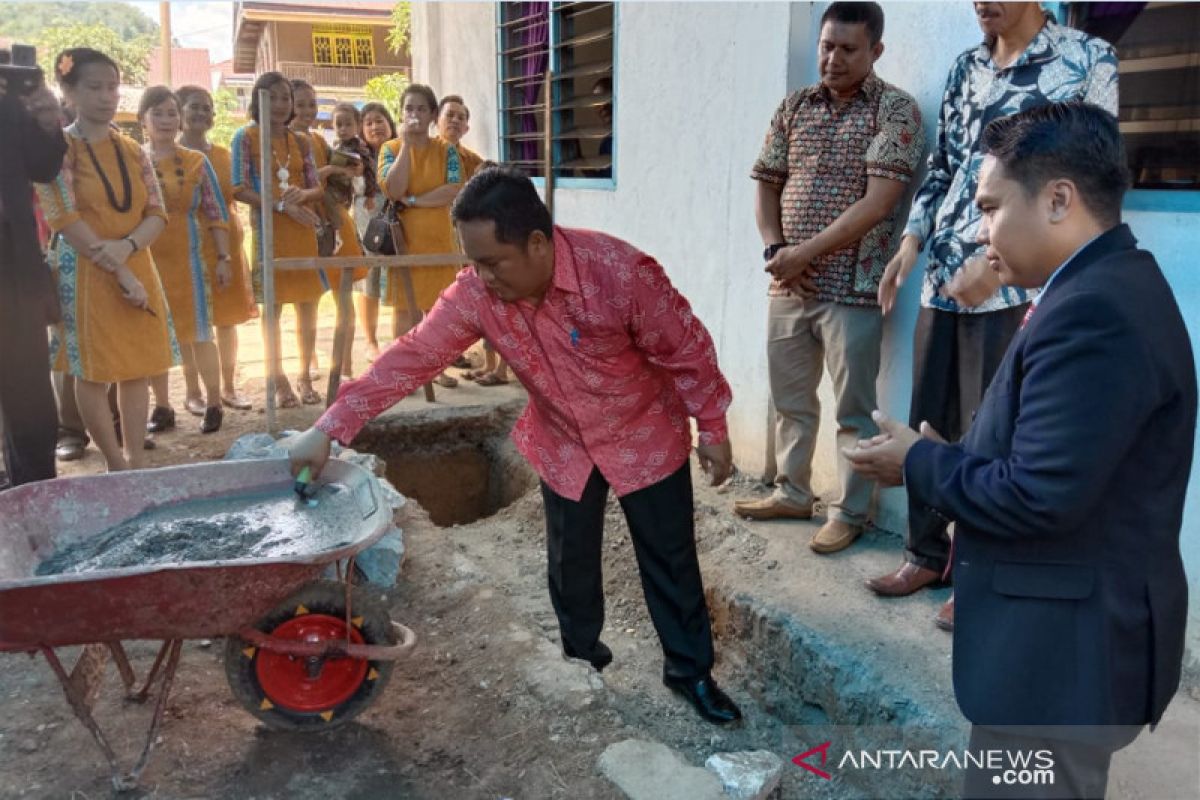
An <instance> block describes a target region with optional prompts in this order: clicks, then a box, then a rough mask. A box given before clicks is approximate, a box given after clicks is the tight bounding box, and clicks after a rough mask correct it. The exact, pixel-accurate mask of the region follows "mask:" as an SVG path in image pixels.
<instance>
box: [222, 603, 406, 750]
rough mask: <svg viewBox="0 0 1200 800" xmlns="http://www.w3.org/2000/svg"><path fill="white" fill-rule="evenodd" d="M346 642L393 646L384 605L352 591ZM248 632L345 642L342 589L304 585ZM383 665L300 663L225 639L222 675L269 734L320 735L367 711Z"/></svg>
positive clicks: (385, 674) (329, 660)
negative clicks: (305, 732) (271, 731)
mask: <svg viewBox="0 0 1200 800" xmlns="http://www.w3.org/2000/svg"><path fill="white" fill-rule="evenodd" d="M352 591H353V594H352V596H351V603H352V605H353V609H352V612H353V614H354V616H353V618H352V619H351V627H350V641H351V642H353V643H354V644H373V645H393V644H396V634H395V629H394V628H393V627H392V622H391V618H390V617H389V615H388V610H387V608H386V606H384V605H383V603H381V602H380V601H378V600H377V599H376V598H374V597H373V596H371V595H369V594H367V592H365V591H363V590H361V589H358V588H355V589H353V590H352ZM255 627H256V628H257V629H258V630H260V631H262V632H263V633H268V634H271V635H272V636H274V637H276V638H279V639H290V640H294V641H305V642H322V641H345V640H346V588H345V586H344V585H343V584H340V583H334V582H332V581H318V582H316V583H312V584H309V585H308V586H306V587H304V588H303V589H301V590H300V591H298V592H297V593H296V594H294V595H292V597H290V598H289V599H288V600H287V601H286V602H284V603H283V604H282V605H280V606H279V607H278V608H277V609H276V610H274V611H272V612H271V613H270V614H268V615H267V616H266V617H264V618H263V619H262V620H260V621H259V623H258V624H257V625H255ZM393 665H394V663H393V662H391V661H365V660H362V659H358V658H350V657H326V658H320V659H317V658H306V657H304V656H290V655H286V654H284V653H275V652H271V651H268V650H266V649H264V648H261V647H255V646H254V645H252V644H250V643H249V642H246V641H245V640H243V639H241V638H240V637H238V636H230V637H229V638H228V639H226V640H225V676H226V677H227V678H228V680H229V687H230V689H232V690H233V696H234V697H236V698H237V700H238V702H239V703H241V704H242V707H243V708H245V709H246V710H247V711H249V712H250V713H251V714H253V715H254V716H256V717H258V718H259V719H260V720H262V721H263V723H264V724H266V725H267V726H268V727H271V728H275V729H277V730H293V731H294V730H324V729H327V728H332V727H334V726H336V725H340V724H342V723H344V722H348V721H349V720H351V719H353V718H354V717H355V716H356V715H357V714H359V713H360V712H361V711H362V710H363V709H365V708H366V707H367V706H369V705H370V704H371V703H372V702H373V701H374V700H375V698H377V697H378V696H379V695H380V693H381V692H382V691H383V687H384V686H385V685H386V684H387V682H388V678H390V677H391V674H392V667H393Z"/></svg>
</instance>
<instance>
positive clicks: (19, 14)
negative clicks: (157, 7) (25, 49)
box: [0, 2, 158, 57]
mask: <svg viewBox="0 0 1200 800" xmlns="http://www.w3.org/2000/svg"><path fill="white" fill-rule="evenodd" d="M69 25H103V26H104V27H106V28H109V29H111V30H112V31H114V32H115V33H116V34H117V36H118V37H120V38H121V39H122V40H131V39H137V38H139V37H142V36H150V37H156V36H158V23H157V22H155V21H154V20H152V19H150V18H149V17H147V16H146V15H145V14H143V13H142V12H140V11H138V10H137V9H136V8H134V7H133V6H131V5H129V4H128V3H81V2H74V3H0V36H4V37H6V38H9V39H13V40H14V41H17V42H20V43H22V44H37V43H38V39H39V38H40V36H41V33H42V31H43V30H45V29H46V28H61V27H65V26H69ZM51 57H53V56H51Z"/></svg>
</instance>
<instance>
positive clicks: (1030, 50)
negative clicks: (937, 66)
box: [904, 17, 1117, 314]
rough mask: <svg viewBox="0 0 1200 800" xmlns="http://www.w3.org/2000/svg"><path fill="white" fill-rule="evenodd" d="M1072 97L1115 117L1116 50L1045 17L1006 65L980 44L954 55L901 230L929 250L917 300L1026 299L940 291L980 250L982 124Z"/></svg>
mask: <svg viewBox="0 0 1200 800" xmlns="http://www.w3.org/2000/svg"><path fill="white" fill-rule="evenodd" d="M1071 100H1081V101H1083V102H1085V103H1091V104H1093V105H1097V106H1100V107H1101V108H1103V109H1105V110H1107V111H1109V112H1110V113H1112V114H1113V115H1114V116H1115V115H1116V114H1117V55H1116V53H1115V52H1114V51H1113V49H1112V47H1111V46H1110V45H1109V44H1108V43H1107V42H1105V41H1104V40H1102V39H1096V38H1094V37H1091V36H1088V35H1087V34H1085V33H1083V32H1082V31H1078V30H1075V29H1074V28H1066V27H1063V26H1061V25H1059V24H1057V23H1056V22H1054V20H1053V19H1052V18H1050V17H1047V20H1046V24H1045V25H1044V26H1043V27H1042V29H1041V31H1039V32H1038V34H1037V36H1035V37H1034V38H1033V41H1031V42H1030V43H1029V46H1028V47H1027V48H1025V52H1023V53H1022V54H1021V55H1020V56H1019V57H1018V58H1017V59H1016V61H1014V62H1013V63H1012V64H1010V65H1009V66H1007V67H1004V68H1000V67H997V66H996V64H995V62H994V61H992V52H991V50H990V49H989V48H988V46H987V45H986V44H980V45H979V46H978V47H974V48H972V49H970V50H967V51H966V52H964V53H962V54H961V55H960V56H959V57H958V59H957V60H955V62H954V66H953V67H951V69H950V76H949V78H948V79H947V81H946V90H945V93H944V94H943V97H942V106H941V113H940V115H939V117H938V128H937V140H936V142H935V144H934V148H933V150H932V151H931V152H930V155H929V172H928V174H927V176H926V178H925V181H924V183H922V184H921V188H920V190H919V191H918V192H917V195H916V197H915V198H914V199H913V205H912V210H911V212H910V213H909V216H908V224H907V226H905V229H904V233H905V234H906V235H912V236H915V237H916V238H917V239H918V240H919V241H920V242H921V243H922V245H924V244H925V243H928V244H929V248H930V249H929V265H928V267H927V269H926V272H925V281H924V285H923V287H922V290H921V305H923V306H925V307H927V308H936V309H941V310H943V311H954V312H959V313H966V314H970V313H978V312H986V311H998V310H1001V309H1005V308H1013V307H1015V306H1020V305H1023V304H1025V303H1027V302H1029V299H1030V293H1029V292H1026V291H1025V290H1024V289H1019V288H1015V287H1007V286H1006V287H1003V288H1001V289H1000V290H999V291H998V292H997V293H996V294H995V295H994V296H993V297H991V298H990V299H989V300H987V301H986V302H985V303H983V304H982V305H979V306H977V307H974V308H960V307H959V306H958V304H957V303H955V302H954V301H953V300H951V299H950V298H948V297H943V296H942V295H941V290H942V287H944V286H945V285H946V284H947V283H949V282H950V279H951V278H952V277H953V276H954V274H955V273H956V272H957V271H958V270H959V268H961V267H962V265H963V264H964V263H965V262H966V261H968V260H969V259H970V258H971V257H972V256H973V255H975V254H976V252H977V251H979V250H980V245H978V244H976V243H975V235H976V233H977V231H978V230H979V220H980V214H979V209H978V208H977V207H976V206H975V190H976V188H977V187H978V185H979V168H980V165H981V164H982V163H983V153H982V152H981V138H982V136H981V134H982V132H983V128H984V127H985V126H986V125H987V124H988V123H989V122H991V121H992V120H993V119H996V118H998V117H1004V116H1008V115H1010V114H1015V113H1016V112H1018V111H1023V110H1025V109H1028V108H1033V107H1036V106H1040V105H1046V104H1048V103H1058V102H1066V101H1071Z"/></svg>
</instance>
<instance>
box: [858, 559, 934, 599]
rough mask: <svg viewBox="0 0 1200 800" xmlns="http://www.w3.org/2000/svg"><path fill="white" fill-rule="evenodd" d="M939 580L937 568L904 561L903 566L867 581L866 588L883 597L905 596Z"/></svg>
mask: <svg viewBox="0 0 1200 800" xmlns="http://www.w3.org/2000/svg"><path fill="white" fill-rule="evenodd" d="M941 582H942V575H941V573H940V572H938V571H937V570H932V569H925V568H924V567H918V566H917V565H916V564H912V563H910V562H908V561H905V562H904V566H902V567H901V568H900V569H898V570H896V571H895V572H889V573H888V574H887V575H880V576H879V577H878V578H872V579H871V580H869V581H867V588H868V589H870V590H871V591H872V592H874V593H875V594H878V595H882V596H884V597H907V596H908V595H910V594H912V593H913V592H915V591H917V590H918V589H924V588H925V587H926V586H936V585H937V584H940V583H941Z"/></svg>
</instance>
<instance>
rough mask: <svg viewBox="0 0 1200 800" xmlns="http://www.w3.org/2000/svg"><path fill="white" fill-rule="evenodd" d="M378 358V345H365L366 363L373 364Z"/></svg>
mask: <svg viewBox="0 0 1200 800" xmlns="http://www.w3.org/2000/svg"><path fill="white" fill-rule="evenodd" d="M377 358H379V345H377V344H371V343H370V342H368V343H367V361H371V362H374V361H375V359H377Z"/></svg>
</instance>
